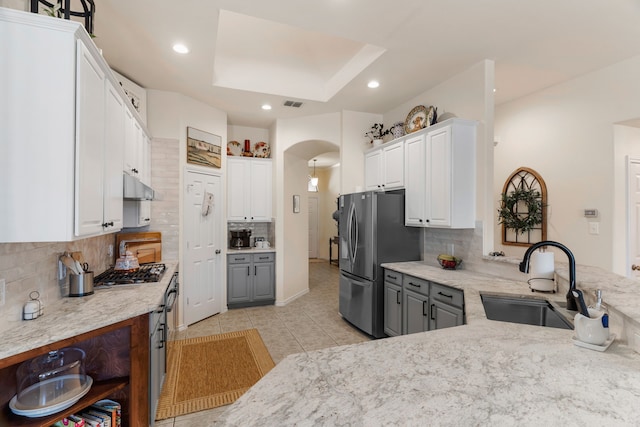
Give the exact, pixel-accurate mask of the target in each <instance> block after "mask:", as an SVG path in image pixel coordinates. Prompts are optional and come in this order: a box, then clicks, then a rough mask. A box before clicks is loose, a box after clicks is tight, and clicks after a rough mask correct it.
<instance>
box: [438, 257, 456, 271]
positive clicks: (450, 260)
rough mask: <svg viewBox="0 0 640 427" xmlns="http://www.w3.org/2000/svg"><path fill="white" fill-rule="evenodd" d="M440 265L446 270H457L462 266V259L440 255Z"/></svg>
mask: <svg viewBox="0 0 640 427" xmlns="http://www.w3.org/2000/svg"><path fill="white" fill-rule="evenodd" d="M438 263H439V264H440V266H441V267H442V268H444V269H445V270H455V269H457V268H458V266H459V265H460V264H462V259H461V258H458V257H454V256H451V255H442V254H441V255H438Z"/></svg>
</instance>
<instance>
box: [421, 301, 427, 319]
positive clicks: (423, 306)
mask: <svg viewBox="0 0 640 427" xmlns="http://www.w3.org/2000/svg"><path fill="white" fill-rule="evenodd" d="M426 306H427V302H426V301H422V315H423V316H426V315H427V313H425V310H424V309H425V307H426Z"/></svg>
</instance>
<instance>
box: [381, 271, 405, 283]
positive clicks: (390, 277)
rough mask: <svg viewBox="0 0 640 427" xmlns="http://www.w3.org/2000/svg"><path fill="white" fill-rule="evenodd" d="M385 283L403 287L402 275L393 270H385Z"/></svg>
mask: <svg viewBox="0 0 640 427" xmlns="http://www.w3.org/2000/svg"><path fill="white" fill-rule="evenodd" d="M384 281H385V282H388V283H393V284H394V285H398V286H402V274H401V273H398V272H397V271H393V270H385V271H384Z"/></svg>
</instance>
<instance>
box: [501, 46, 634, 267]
mask: <svg viewBox="0 0 640 427" xmlns="http://www.w3.org/2000/svg"><path fill="white" fill-rule="evenodd" d="M638 75H640V56H639V57H635V58H631V59H628V60H626V61H623V62H620V63H618V64H614V65H612V66H609V67H606V68H604V69H601V70H598V71H596V72H593V73H589V74H587V75H584V76H581V77H578V78H576V79H574V80H571V81H569V82H566V83H563V84H559V85H556V86H553V87H550V88H548V89H546V90H543V91H540V92H537V93H534V94H532V95H530V96H527V97H523V98H521V99H518V100H515V101H513V102H509V103H506V104H502V105H500V106H498V107H497V108H496V126H495V134H496V139H497V140H499V144H498V145H497V147H496V149H495V161H494V177H495V182H494V196H496V197H497V196H498V195H499V193H500V192H501V189H502V185H503V184H504V181H505V180H506V179H507V177H508V176H509V175H510V174H511V172H513V170H515V169H516V168H518V167H520V166H527V167H530V168H532V169H534V170H536V171H537V172H538V173H540V174H541V175H542V177H543V179H544V180H545V182H546V184H547V190H548V203H549V206H550V208H551V211H550V215H549V216H548V228H547V230H548V232H547V238H548V239H549V240H557V241H560V242H562V243H564V244H566V245H567V246H568V247H569V248H570V249H571V250H572V251H573V252H574V255H575V256H576V261H577V262H578V263H579V264H586V265H593V266H598V267H602V268H605V269H608V270H613V271H615V272H617V273H620V274H625V272H624V271H621V270H620V265H618V264H619V260H616V261H615V262H614V260H613V259H614V257H615V258H618V257H620V254H619V252H620V248H623V247H624V246H625V238H624V237H623V236H622V234H624V233H623V231H621V230H620V224H619V222H617V221H620V218H621V214H620V208H621V206H622V205H623V204H624V203H623V202H620V200H623V199H624V198H626V194H624V192H625V190H623V185H624V184H623V183H622V181H621V179H622V178H620V177H621V176H623V175H622V174H623V173H624V172H623V171H622V170H621V168H622V165H623V161H622V160H621V159H622V158H624V155H625V153H624V151H627V150H629V151H631V150H632V148H631V146H630V144H628V143H621V144H620V146H619V147H615V148H614V136H615V133H614V126H613V125H614V123H617V122H621V121H624V120H629V119H632V118H636V117H640V102H638V100H639V99H640V80H639V79H638ZM634 151H636V152H637V149H634ZM614 177H615V179H614ZM614 207H615V211H614ZM495 208H496V209H497V202H496V205H495ZM586 208H595V209H598V211H599V212H600V216H599V223H600V234H599V235H591V234H589V232H588V221H587V219H586V218H584V216H583V213H584V212H583V211H584V209H586ZM496 221H497V218H496V217H495V216H494V223H495V222H496ZM496 236H499V228H498V227H497V225H496ZM498 241H499V240H497V242H498ZM503 250H504V251H505V252H507V253H508V254H512V255H520V254H521V253H522V251H523V249H522V248H518V247H514V246H506V247H504V248H503ZM614 265H615V268H614Z"/></svg>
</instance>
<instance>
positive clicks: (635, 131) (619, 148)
mask: <svg viewBox="0 0 640 427" xmlns="http://www.w3.org/2000/svg"><path fill="white" fill-rule="evenodd" d="M613 135H614V160H613V161H614V190H613V242H614V244H613V249H612V251H611V255H612V270H613V271H615V272H617V273H618V274H622V275H631V271H630V270H629V268H630V266H629V265H628V263H627V248H628V244H626V243H628V241H629V240H631V239H629V236H628V234H629V233H628V230H629V228H628V220H630V218H629V217H630V215H629V214H628V213H629V210H628V209H629V208H628V205H627V197H626V196H627V194H628V186H627V159H628V158H632V159H640V129H639V128H637V127H631V126H625V125H614V127H613ZM636 240H637V239H636ZM623 242H624V243H625V244H623Z"/></svg>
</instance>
